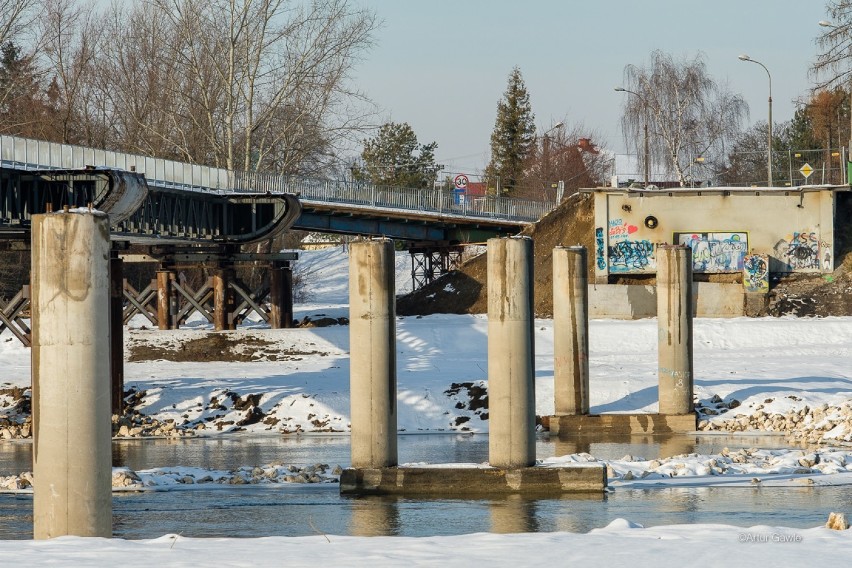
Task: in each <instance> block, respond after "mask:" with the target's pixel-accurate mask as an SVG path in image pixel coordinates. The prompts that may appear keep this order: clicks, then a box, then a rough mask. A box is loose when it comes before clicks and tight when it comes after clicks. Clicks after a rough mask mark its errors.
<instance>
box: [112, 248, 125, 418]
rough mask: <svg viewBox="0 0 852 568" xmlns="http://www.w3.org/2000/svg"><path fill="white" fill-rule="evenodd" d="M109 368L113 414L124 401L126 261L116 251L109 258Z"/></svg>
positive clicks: (119, 409) (119, 411)
mask: <svg viewBox="0 0 852 568" xmlns="http://www.w3.org/2000/svg"><path fill="white" fill-rule="evenodd" d="M109 300H110V302H109V310H110V312H109V368H110V393H111V407H112V413H113V414H121V411H122V407H123V402H124V261H122V260H121V259H120V258H119V257H118V255H117V254H116V252H115V251H113V252H112V253H111V255H110V259H109Z"/></svg>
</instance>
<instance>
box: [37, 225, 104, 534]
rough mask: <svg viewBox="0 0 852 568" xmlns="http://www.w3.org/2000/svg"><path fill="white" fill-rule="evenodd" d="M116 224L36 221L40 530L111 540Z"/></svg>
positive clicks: (38, 520) (38, 499)
mask: <svg viewBox="0 0 852 568" xmlns="http://www.w3.org/2000/svg"><path fill="white" fill-rule="evenodd" d="M109 248H110V245H109V220H108V218H107V216H106V215H104V214H102V213H94V214H93V213H77V212H72V213H56V214H47V215H34V216H33V219H32V270H33V273H32V305H31V309H32V322H33V326H32V337H33V344H32V383H33V422H34V429H33V471H34V497H33V528H34V531H33V532H34V535H35V538H37V539H44V538H52V537H57V536H64V535H76V536H99V537H110V536H112V467H111V466H112V464H111V452H110V449H111V448H110V442H111V435H112V432H111V428H112V424H111V420H110V397H109V389H110V340H109V325H110V315H109V305H110V280H109Z"/></svg>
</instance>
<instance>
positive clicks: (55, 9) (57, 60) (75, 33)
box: [38, 0, 96, 143]
mask: <svg viewBox="0 0 852 568" xmlns="http://www.w3.org/2000/svg"><path fill="white" fill-rule="evenodd" d="M92 10H93V6H92V4H90V3H86V2H84V3H82V4H80V3H78V2H77V1H76V0H45V3H44V10H43V12H42V15H41V17H40V18H39V19H38V21H39V28H40V35H41V42H40V43H41V51H42V53H43V55H44V57H45V59H46V60H47V62H48V64H49V67H48V72H49V73H50V74H51V75H52V76H53V81H52V85H51V87H52V88H54V89H55V90H56V98H57V99H58V100H57V101H56V105H55V106H56V108H55V111H56V114H55V116H56V120H57V121H58V124H57V125H55V129H56V131H57V133H58V136H57V138H58V139H59V141H60V142H64V143H69V142H78V141H79V140H78V139H77V138H76V135H75V136H73V137H72V131H76V130H77V128H76V127H77V126H78V125H77V124H76V121H77V118H78V116H77V115H78V111H79V108H80V107H81V104H80V100H79V99H80V97H81V94H82V92H83V89H84V84H85V82H86V81H87V80H91V73H92V71H93V66H92V64H93V62H94V59H95V37H96V33H95V30H94V21H93V18H92V13H93V12H92Z"/></svg>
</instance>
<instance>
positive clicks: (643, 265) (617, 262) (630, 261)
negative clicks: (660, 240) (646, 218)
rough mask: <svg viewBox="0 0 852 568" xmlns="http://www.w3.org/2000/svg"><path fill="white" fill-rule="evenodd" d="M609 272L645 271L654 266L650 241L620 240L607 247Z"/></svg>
mask: <svg viewBox="0 0 852 568" xmlns="http://www.w3.org/2000/svg"><path fill="white" fill-rule="evenodd" d="M608 252H609V270H610V272H647V271H649V270H652V269H655V268H656V262H655V259H654V245H653V244H652V243H651V242H650V241H620V242H616V243H612V244H611V245H609V248H608Z"/></svg>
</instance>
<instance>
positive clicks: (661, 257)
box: [656, 245, 694, 414]
mask: <svg viewBox="0 0 852 568" xmlns="http://www.w3.org/2000/svg"><path fill="white" fill-rule="evenodd" d="M656 256H657V332H658V361H659V370H658V376H659V381H660V387H659V388H660V414H688V413H690V412H692V411H693V409H694V407H693V402H692V250H691V249H690V248H689V247H687V246H680V245H660V246H658V247H657V255H656Z"/></svg>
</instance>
